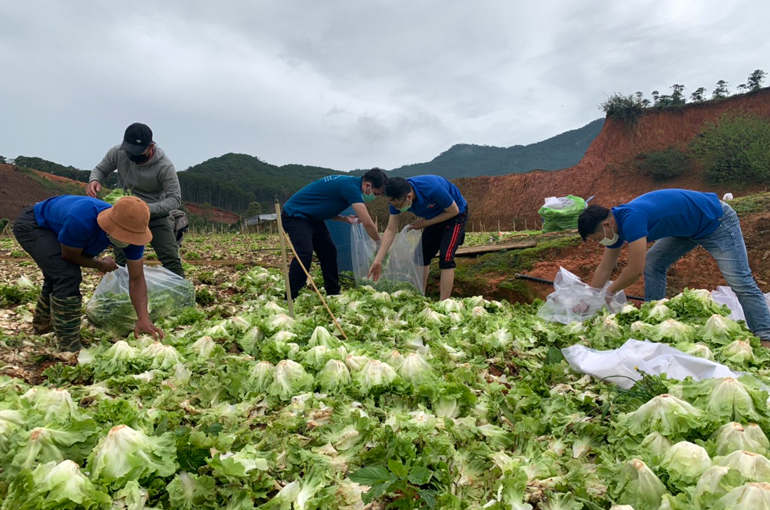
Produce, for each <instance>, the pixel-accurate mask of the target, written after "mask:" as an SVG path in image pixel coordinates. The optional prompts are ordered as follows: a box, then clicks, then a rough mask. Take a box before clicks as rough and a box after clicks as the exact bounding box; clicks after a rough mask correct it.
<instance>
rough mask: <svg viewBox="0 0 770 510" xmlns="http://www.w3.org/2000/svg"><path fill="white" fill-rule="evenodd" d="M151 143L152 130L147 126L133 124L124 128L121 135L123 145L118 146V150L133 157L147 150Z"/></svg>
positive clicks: (137, 123) (138, 123)
mask: <svg viewBox="0 0 770 510" xmlns="http://www.w3.org/2000/svg"><path fill="white" fill-rule="evenodd" d="M151 143H152V129H150V127H149V126H148V125H147V124H142V123H140V122H134V123H133V124H131V125H130V126H128V127H127V128H126V133H125V134H124V135H123V143H122V144H120V150H123V151H126V152H128V153H129V154H131V155H133V156H138V155H139V154H141V153H143V152H144V151H146V150H147V147H149V146H150V144H151Z"/></svg>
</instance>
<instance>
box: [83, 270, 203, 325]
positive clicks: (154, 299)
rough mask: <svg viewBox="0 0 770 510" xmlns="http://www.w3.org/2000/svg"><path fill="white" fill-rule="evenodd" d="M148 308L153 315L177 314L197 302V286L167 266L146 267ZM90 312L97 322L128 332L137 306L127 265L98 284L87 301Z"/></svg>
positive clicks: (166, 315) (109, 274)
mask: <svg viewBox="0 0 770 510" xmlns="http://www.w3.org/2000/svg"><path fill="white" fill-rule="evenodd" d="M144 279H145V282H146V284H147V308H148V310H149V313H150V319H152V320H153V321H157V320H159V319H163V318H167V317H174V316H176V315H177V314H179V313H180V312H181V311H182V310H183V309H185V308H189V307H194V306H195V287H194V286H193V283H192V282H191V281H189V280H186V279H184V278H182V277H180V276H178V275H176V274H174V273H172V272H171V271H169V270H168V269H166V268H163V267H145V268H144ZM86 315H87V316H88V319H89V320H90V321H91V322H92V323H93V324H94V325H96V326H98V327H100V328H103V329H106V330H108V331H111V332H113V333H115V334H116V335H120V336H125V335H127V334H128V333H129V332H131V330H133V328H134V324H136V320H137V317H136V310H134V306H133V304H132V303H131V296H130V295H129V277H128V269H127V268H126V267H119V268H118V269H117V270H115V271H113V272H111V273H107V274H106V275H105V276H104V278H102V281H101V282H99V285H97V287H96V290H95V291H94V295H93V297H92V298H91V299H90V300H89V302H88V304H87V305H86Z"/></svg>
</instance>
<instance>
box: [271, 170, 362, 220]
mask: <svg viewBox="0 0 770 510" xmlns="http://www.w3.org/2000/svg"><path fill="white" fill-rule="evenodd" d="M362 185H363V182H362V178H361V177H354V176H351V175H328V176H326V177H324V178H322V179H318V180H317V181H314V182H311V183H310V184H308V185H307V186H305V187H304V188H302V189H301V190H299V191H298V192H296V193H294V194H293V195H292V196H291V198H289V200H287V201H286V203H285V204H284V206H283V210H284V212H285V213H286V214H287V215H288V216H296V217H299V218H306V219H310V220H330V219H332V218H334V217H335V216H339V214H340V213H341V212H342V211H344V210H345V209H347V208H348V207H350V206H351V205H353V204H358V203H363V202H364V197H363V193H361V186H362Z"/></svg>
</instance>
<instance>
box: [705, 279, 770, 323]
mask: <svg viewBox="0 0 770 510" xmlns="http://www.w3.org/2000/svg"><path fill="white" fill-rule="evenodd" d="M711 297H712V298H713V299H714V301H716V302H717V303H719V304H720V305H727V307H728V308H730V318H731V319H732V320H734V321H744V320H746V315H745V314H744V313H743V307H742V306H741V302H740V301H738V296H736V295H735V292H733V289H731V288H730V287H726V286H723V285H720V286H719V287H717V290H713V291H711ZM765 301H767V306H769V307H770V292H768V293H767V294H765Z"/></svg>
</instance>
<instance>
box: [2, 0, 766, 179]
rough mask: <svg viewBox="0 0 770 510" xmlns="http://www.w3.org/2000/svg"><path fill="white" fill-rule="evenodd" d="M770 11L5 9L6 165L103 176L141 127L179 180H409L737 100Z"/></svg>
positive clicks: (250, 5) (557, 5)
mask: <svg viewBox="0 0 770 510" xmlns="http://www.w3.org/2000/svg"><path fill="white" fill-rule="evenodd" d="M522 4H524V5H522ZM768 14H770V4H765V3H761V2H760V3H758V2H750V1H748V0H738V1H736V2H733V3H731V4H729V5H728V4H724V3H717V2H716V1H714V0H703V1H696V0H687V1H685V0H672V1H671V2H668V3H661V2H653V1H641V0H630V1H628V2H613V1H610V0H593V1H589V2H582V3H565V2H561V1H558V0H543V1H541V2H526V3H523V2H499V1H492V0H479V1H477V2H440V1H438V0H425V1H422V2H407V1H403V0H402V1H385V0H375V1H371V2H360V1H354V0H333V1H330V2H313V1H310V0H304V1H296V2H268V1H257V2H246V1H238V2H235V1H232V2H208V1H206V2H204V1H200V0H171V1H164V2H150V1H147V0H137V1H135V2H132V4H131V5H130V6H125V5H122V4H121V5H119V4H114V3H109V2H98V1H95V0H94V1H87V0H72V1H70V2H59V1H56V0H47V1H43V0H41V1H35V2H6V3H5V4H3V5H2V6H0V69H3V71H4V75H5V77H4V79H2V80H0V97H2V101H0V154H3V155H5V156H10V157H13V156H16V155H19V154H23V155H36V156H40V157H45V158H48V159H52V160H54V161H58V162H61V163H64V164H72V165H75V166H78V167H82V168H91V167H93V166H94V165H95V164H96V163H97V162H98V161H99V160H100V159H101V157H102V156H103V155H104V153H105V152H106V151H107V149H108V148H109V147H110V146H112V145H115V144H117V143H119V142H120V139H121V136H122V133H123V130H124V129H125V126H127V125H128V124H130V123H131V122H135V121H142V122H146V123H148V124H149V125H150V126H151V127H152V128H153V131H154V132H155V133H156V139H157V140H158V143H159V144H160V145H161V146H162V147H163V148H164V149H165V150H166V151H167V153H168V154H169V155H170V156H171V157H172V160H173V161H174V162H175V163H176V165H177V167H178V168H180V169H183V168H186V167H188V166H190V165H193V164H196V163H198V162H200V161H203V160H205V159H208V158H211V157H215V156H219V155H221V154H223V153H226V152H244V153H249V154H253V155H255V156H258V157H260V158H261V159H263V160H265V161H268V162H271V163H275V164H286V163H301V164H310V165H319V166H329V167H333V168H337V169H344V170H347V169H352V168H367V167H372V166H376V165H377V166H383V167H386V168H391V167H395V166H399V165H402V164H408V163H416V162H420V161H427V160H430V159H432V158H433V157H435V156H437V155H438V154H439V153H441V152H442V151H444V150H446V149H447V148H449V147H450V146H451V145H452V144H454V143H478V144H489V145H499V146H510V145H515V144H527V143H532V142H536V141H539V140H542V139H545V138H548V137H551V136H554V135H556V134H558V133H560V132H563V131H566V130H569V129H575V128H577V127H580V126H582V125H584V124H586V123H588V122H590V121H591V120H593V119H595V118H598V117H599V116H601V112H600V111H599V110H598V108H597V105H598V104H599V103H601V102H602V101H604V100H605V99H606V98H607V97H608V96H609V95H610V94H612V93H614V92H623V93H632V92H634V91H636V90H641V91H644V92H645V94H646V95H648V96H649V93H650V92H651V91H652V90H660V91H661V92H668V90H669V87H670V86H671V85H672V84H674V83H682V84H685V86H686V87H687V91H688V92H691V91H693V90H695V88H697V87H698V86H705V87H706V88H707V89H708V90H709V91H710V90H712V89H713V84H714V83H716V81H717V80H719V79H726V80H727V81H729V82H730V83H731V85H732V86H733V89H734V87H735V85H737V84H738V83H741V82H742V81H744V80H745V77H746V76H747V75H748V74H749V73H750V72H751V71H753V70H754V69H756V68H758V67H759V68H761V67H763V65H765V64H766V55H767V54H770V42H767V38H762V37H758V36H757V34H762V33H764V26H763V23H764V20H765V19H767V17H768ZM765 67H767V66H766V65H765Z"/></svg>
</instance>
